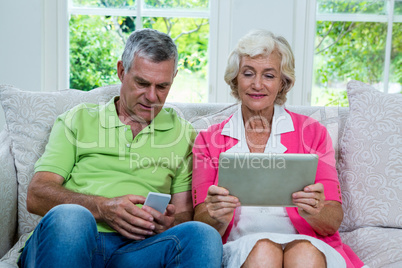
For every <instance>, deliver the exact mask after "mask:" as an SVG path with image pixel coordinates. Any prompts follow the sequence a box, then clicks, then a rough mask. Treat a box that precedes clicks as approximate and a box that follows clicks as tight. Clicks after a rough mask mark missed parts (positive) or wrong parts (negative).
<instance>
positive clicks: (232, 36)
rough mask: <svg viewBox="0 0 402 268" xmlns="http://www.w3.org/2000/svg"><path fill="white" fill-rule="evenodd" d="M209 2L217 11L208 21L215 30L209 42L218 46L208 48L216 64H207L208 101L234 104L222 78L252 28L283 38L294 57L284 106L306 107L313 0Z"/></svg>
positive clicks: (225, 0) (309, 72) (221, 0)
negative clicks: (233, 52)
mask: <svg viewBox="0 0 402 268" xmlns="http://www.w3.org/2000/svg"><path fill="white" fill-rule="evenodd" d="M212 3H213V5H212V8H215V9H216V8H218V9H219V12H215V14H213V15H215V16H217V18H216V19H213V18H212V19H211V27H210V28H211V29H213V27H216V28H218V31H217V33H214V32H212V30H211V39H215V40H217V43H218V44H217V45H216V47H213V46H212V47H210V53H211V56H212V57H213V58H215V59H217V62H216V66H212V65H213V64H211V61H210V65H211V66H210V72H209V75H210V84H209V87H210V89H209V93H210V96H209V101H212V102H233V101H234V99H233V98H232V97H231V96H230V94H229V92H230V89H229V87H228V86H227V85H226V83H225V82H224V79H223V76H224V70H225V68H226V62H227V57H228V55H229V53H230V51H231V50H232V49H233V48H234V46H235V45H236V43H237V41H238V40H239V39H240V38H241V37H242V36H244V35H245V34H246V33H247V32H249V31H250V30H252V29H267V30H269V31H271V32H273V33H274V34H276V35H281V36H283V37H285V38H286V39H287V40H288V42H289V44H290V45H291V46H292V48H293V52H294V54H295V61H296V84H295V87H294V88H293V89H292V91H290V93H289V94H288V101H287V104H289V105H308V104H309V98H308V92H309V90H306V89H307V88H310V87H311V85H310V84H311V79H309V78H310V76H311V71H309V70H310V69H311V68H312V62H310V60H309V57H310V58H311V59H312V55H309V51H308V50H309V48H312V47H313V46H312V45H311V43H309V42H307V39H311V40H313V41H314V34H315V29H314V27H311V25H315V23H314V20H315V17H314V13H315V9H314V7H315V0H304V1H300V0H299V1H298V0H281V1H278V0H219V1H214V2H212ZM311 7H313V8H311ZM212 12H213V13H214V10H212ZM312 22H313V23H312ZM311 33H312V34H313V36H311ZM211 44H212V45H213V44H214V42H211ZM306 55H307V56H306ZM215 87H216V88H215ZM211 93H212V94H211Z"/></svg>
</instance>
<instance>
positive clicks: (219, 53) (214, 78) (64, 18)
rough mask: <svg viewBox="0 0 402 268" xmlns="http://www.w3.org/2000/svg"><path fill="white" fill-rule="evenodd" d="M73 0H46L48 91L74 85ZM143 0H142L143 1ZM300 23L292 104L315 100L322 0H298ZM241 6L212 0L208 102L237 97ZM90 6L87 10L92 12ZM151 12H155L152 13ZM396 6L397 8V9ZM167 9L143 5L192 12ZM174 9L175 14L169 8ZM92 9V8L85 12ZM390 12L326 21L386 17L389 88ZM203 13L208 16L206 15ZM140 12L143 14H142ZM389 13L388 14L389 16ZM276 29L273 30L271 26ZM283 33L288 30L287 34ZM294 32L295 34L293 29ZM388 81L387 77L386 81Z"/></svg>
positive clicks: (44, 78)
mask: <svg viewBox="0 0 402 268" xmlns="http://www.w3.org/2000/svg"><path fill="white" fill-rule="evenodd" d="M69 1H71V0H54V1H43V5H44V23H43V29H42V33H43V36H44V39H43V45H42V47H43V48H42V55H43V62H42V70H43V71H42V73H43V75H42V78H41V79H42V85H43V90H44V91H54V90H62V89H65V88H68V87H69V16H70V10H71V9H69ZM141 1H142V0H141ZM385 1H387V2H389V3H392V8H393V7H394V5H395V2H396V0H385ZM293 4H294V8H293V9H294V10H295V13H294V27H293V29H292V33H291V35H292V37H293V42H292V47H293V51H294V53H295V57H296V77H297V80H296V84H295V88H294V89H293V90H291V91H290V92H289V94H288V102H287V104H288V105H307V106H310V105H311V89H312V84H313V80H312V79H313V64H314V40H315V35H316V23H317V20H323V19H324V18H322V17H321V15H320V14H317V0H304V1H299V0H294V1H293ZM234 8H236V6H235V0H219V1H217V0H210V10H209V24H210V38H209V53H208V54H209V67H208V89H207V90H208V102H210V103H214V102H234V101H235V100H234V98H233V97H231V96H230V94H228V92H229V89H228V86H227V85H226V83H225V81H224V79H223V77H224V71H225V68H226V62H227V55H229V53H230V50H231V48H232V45H233V44H232V43H233V40H232V37H233V33H234V32H233V31H235V29H232V25H231V23H232V20H233V19H234V18H232V14H231V13H232V10H233V9H234ZM73 10H74V14H81V13H80V12H83V10H82V8H74V9H73ZM91 10H92V11H91V12H93V13H94V14H97V15H104V14H105V13H104V11H99V10H97V9H91ZM87 11H88V10H86V12H87ZM148 11H149V13H148ZM391 11H392V13H391ZM108 12H109V13H107V14H109V15H117V14H119V15H121V14H123V15H124V14H125V13H122V12H121V10H119V13H113V12H115V9H112V10H109V11H108ZM136 12H138V10H130V13H129V14H127V15H130V16H132V15H134V13H135V16H137V13H136ZM164 12H165V13H163V14H161V13H160V11H159V10H154V11H152V10H143V13H142V14H143V16H163V15H166V14H169V15H172V16H180V17H188V16H189V15H188V14H189V13H188V11H182V10H181V11H180V10H176V11H175V10H170V11H168V10H164ZM168 12H169V13H168ZM200 13H202V12H200V11H197V12H191V13H190V14H191V15H192V16H194V17H197V16H200ZM85 14H88V13H85ZM388 14H392V16H389V15H374V16H373V15H356V14H340V15H339V16H338V15H333V16H328V15H325V16H326V17H325V20H328V19H329V18H330V19H331V20H348V21H351V20H354V21H363V20H367V21H378V20H380V21H382V22H384V21H385V20H386V21H387V22H388V33H391V34H387V44H386V57H387V64H385V66H384V68H386V69H385V70H384V71H385V73H384V79H386V81H387V82H386V83H384V88H385V87H387V89H385V90H384V91H385V92H387V91H388V80H389V75H390V74H389V68H390V51H391V41H392V27H393V23H395V22H402V15H395V16H393V9H392V10H390V11H389V12H388ZM201 16H205V14H204V15H201ZM137 17H138V16H137ZM385 17H386V18H385ZM271 30H273V29H271ZM282 34H283V33H282ZM288 34H289V33H288ZM384 81H385V80H384Z"/></svg>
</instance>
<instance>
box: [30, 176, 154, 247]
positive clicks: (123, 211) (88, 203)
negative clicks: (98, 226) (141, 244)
mask: <svg viewBox="0 0 402 268" xmlns="http://www.w3.org/2000/svg"><path fill="white" fill-rule="evenodd" d="M63 182H64V178H63V177H62V176H60V175H58V174H55V173H52V172H37V173H35V175H34V177H33V178H32V181H31V183H30V184H29V187H28V195H27V208H28V211H29V212H31V213H35V214H38V215H40V216H44V215H45V214H46V213H47V212H48V211H49V210H50V209H52V208H53V207H55V206H57V205H61V204H77V205H81V206H83V207H85V208H87V209H88V210H89V211H90V212H91V213H92V215H93V216H94V218H95V219H96V221H99V222H106V223H107V224H108V225H109V226H110V227H112V228H113V229H115V230H116V231H117V232H119V233H120V234H122V235H123V236H125V237H127V238H130V239H134V240H140V239H144V238H145V237H146V236H147V235H150V234H152V233H153V230H154V229H155V225H154V223H153V221H154V218H153V217H152V215H151V214H150V213H148V212H146V211H144V210H142V209H140V208H139V207H138V206H136V204H143V203H144V201H145V197H143V196H136V195H125V196H121V197H116V198H106V197H101V196H91V195H85V194H81V193H76V192H73V191H70V190H68V189H66V188H64V187H63V186H62V184H63Z"/></svg>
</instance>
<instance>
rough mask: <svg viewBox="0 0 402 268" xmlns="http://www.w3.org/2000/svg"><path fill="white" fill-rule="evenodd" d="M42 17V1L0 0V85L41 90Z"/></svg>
mask: <svg viewBox="0 0 402 268" xmlns="http://www.w3.org/2000/svg"><path fill="white" fill-rule="evenodd" d="M42 14H43V9H42V0H19V1H8V0H0V84H9V85H14V86H16V87H18V88H21V89H25V90H34V91H39V90H41V78H42V73H41V71H42V17H43V16H42ZM3 126H4V111H3V108H0V129H3Z"/></svg>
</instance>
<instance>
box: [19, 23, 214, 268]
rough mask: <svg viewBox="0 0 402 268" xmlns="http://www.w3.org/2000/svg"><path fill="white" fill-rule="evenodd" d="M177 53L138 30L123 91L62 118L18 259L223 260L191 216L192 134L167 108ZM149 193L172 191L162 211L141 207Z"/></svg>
mask: <svg viewBox="0 0 402 268" xmlns="http://www.w3.org/2000/svg"><path fill="white" fill-rule="evenodd" d="M177 58H178V54H177V48H176V46H175V44H174V43H173V41H172V39H171V38H170V37H169V36H167V35H166V34H163V33H160V32H158V31H155V30H150V29H143V30H138V31H135V32H133V33H132V34H131V36H130V37H129V39H128V40H127V43H126V47H125V50H124V52H123V55H122V60H121V61H119V62H118V64H117V73H118V76H119V78H120V81H121V83H122V84H121V89H120V97H115V98H113V99H112V100H110V101H109V103H107V104H106V105H95V104H82V105H78V106H76V107H75V108H73V109H71V110H70V111H68V112H66V113H64V114H62V115H61V116H59V118H58V119H57V120H56V122H55V124H54V127H53V129H52V133H51V135H50V138H49V143H48V145H47V146H46V150H45V153H44V154H43V155H42V157H41V158H40V159H39V160H38V162H37V163H36V165H35V172H36V173H35V175H34V177H33V179H32V181H31V183H30V185H29V189H28V196H27V206H28V210H29V211H30V212H31V213H35V214H38V215H42V216H43V215H44V217H43V219H42V220H41V222H40V223H39V224H38V226H37V227H36V229H35V231H34V232H33V234H32V235H31V237H30V238H29V240H28V241H27V243H26V246H25V248H24V250H23V252H22V254H21V257H20V259H19V265H20V266H21V267H129V266H136V267H162V266H163V267H207V266H208V267H219V266H220V262H221V254H222V244H221V239H220V236H219V234H218V233H217V232H216V231H215V230H214V229H212V228H210V227H209V226H207V225H204V224H202V223H199V222H189V221H190V220H191V219H192V216H193V210H192V202H191V192H190V187H191V165H192V154H191V144H192V142H193V140H194V136H195V132H194V130H193V129H192V127H191V126H190V125H189V123H187V122H185V121H184V120H182V119H180V118H178V117H177V115H176V113H175V112H174V111H173V110H172V109H163V108H162V106H163V104H164V103H165V100H166V97H167V95H168V93H169V89H170V87H171V85H172V83H173V79H174V77H175V76H176V74H177ZM149 192H160V193H169V194H171V195H172V197H171V204H169V205H168V206H167V208H166V211H165V212H164V213H163V214H161V213H160V212H158V211H157V210H155V209H153V208H151V207H148V206H142V207H141V205H142V204H144V201H145V196H146V195H147V194H148V193H149Z"/></svg>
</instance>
